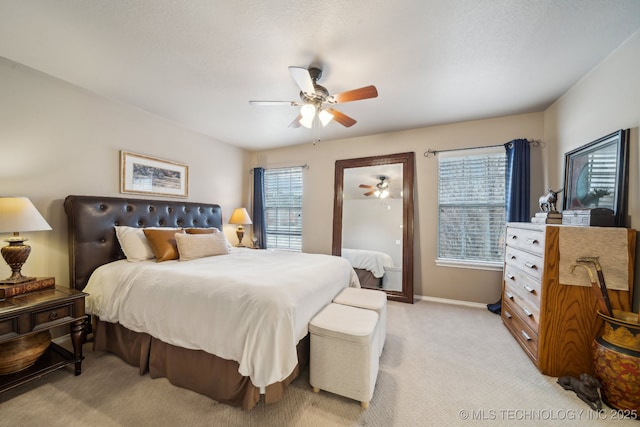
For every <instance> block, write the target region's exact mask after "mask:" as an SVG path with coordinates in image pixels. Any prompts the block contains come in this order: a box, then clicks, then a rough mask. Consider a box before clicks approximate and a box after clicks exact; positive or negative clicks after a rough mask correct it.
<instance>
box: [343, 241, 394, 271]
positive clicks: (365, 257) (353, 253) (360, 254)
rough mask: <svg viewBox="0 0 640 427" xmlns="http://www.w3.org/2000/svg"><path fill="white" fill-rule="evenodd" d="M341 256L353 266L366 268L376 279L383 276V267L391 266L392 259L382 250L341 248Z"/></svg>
mask: <svg viewBox="0 0 640 427" xmlns="http://www.w3.org/2000/svg"><path fill="white" fill-rule="evenodd" d="M342 256H343V257H344V258H346V259H348V260H349V262H350V263H351V265H352V266H353V268H359V269H362V270H368V271H370V272H371V273H372V274H373V276H374V277H375V278H377V279H379V278H381V277H382V276H384V268H385V267H393V259H392V258H391V256H390V255H388V254H385V253H384V252H378V251H369V250H366V249H347V248H342Z"/></svg>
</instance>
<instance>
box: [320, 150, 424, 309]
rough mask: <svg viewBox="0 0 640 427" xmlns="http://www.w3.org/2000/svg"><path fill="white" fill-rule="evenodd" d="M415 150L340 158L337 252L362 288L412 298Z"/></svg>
mask: <svg viewBox="0 0 640 427" xmlns="http://www.w3.org/2000/svg"><path fill="white" fill-rule="evenodd" d="M413 163H414V153H401V154H394V155H389V156H376V157H366V158H359V159H348V160H339V161H337V162H336V188H335V204H334V230H333V254H334V255H341V256H343V257H344V258H346V259H347V260H349V262H350V263H351V264H352V266H353V268H354V270H355V271H356V273H357V274H358V278H359V279H360V284H361V286H362V287H364V288H373V289H381V290H384V291H386V292H387V294H388V295H389V298H390V299H395V300H399V301H405V302H413Z"/></svg>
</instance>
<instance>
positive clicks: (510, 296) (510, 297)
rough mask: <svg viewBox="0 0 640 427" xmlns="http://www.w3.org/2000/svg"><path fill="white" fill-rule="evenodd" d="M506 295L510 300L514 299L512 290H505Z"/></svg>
mask: <svg viewBox="0 0 640 427" xmlns="http://www.w3.org/2000/svg"><path fill="white" fill-rule="evenodd" d="M504 295H505V296H506V297H507V298H509V299H510V300H512V299H513V295H512V294H511V292H507V291H504Z"/></svg>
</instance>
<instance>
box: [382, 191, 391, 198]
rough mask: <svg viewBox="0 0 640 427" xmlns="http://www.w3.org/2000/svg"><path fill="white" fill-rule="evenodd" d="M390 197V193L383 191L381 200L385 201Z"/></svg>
mask: <svg viewBox="0 0 640 427" xmlns="http://www.w3.org/2000/svg"><path fill="white" fill-rule="evenodd" d="M388 196H389V191H387V190H382V193H380V198H381V199H385V198H387V197H388Z"/></svg>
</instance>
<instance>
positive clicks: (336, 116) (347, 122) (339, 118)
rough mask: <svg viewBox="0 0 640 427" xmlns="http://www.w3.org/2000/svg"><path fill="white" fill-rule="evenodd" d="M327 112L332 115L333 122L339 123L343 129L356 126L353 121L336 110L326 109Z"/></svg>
mask: <svg viewBox="0 0 640 427" xmlns="http://www.w3.org/2000/svg"><path fill="white" fill-rule="evenodd" d="M327 111H328V112H329V113H331V114H332V115H333V120H335V121H336V122H338V123H340V124H341V125H342V126H344V127H351V126H353V125H355V124H356V121H355V120H354V119H352V118H351V117H349V116H347V115H346V114H344V113H341V112H340V111H338V110H336V109H333V108H327Z"/></svg>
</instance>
